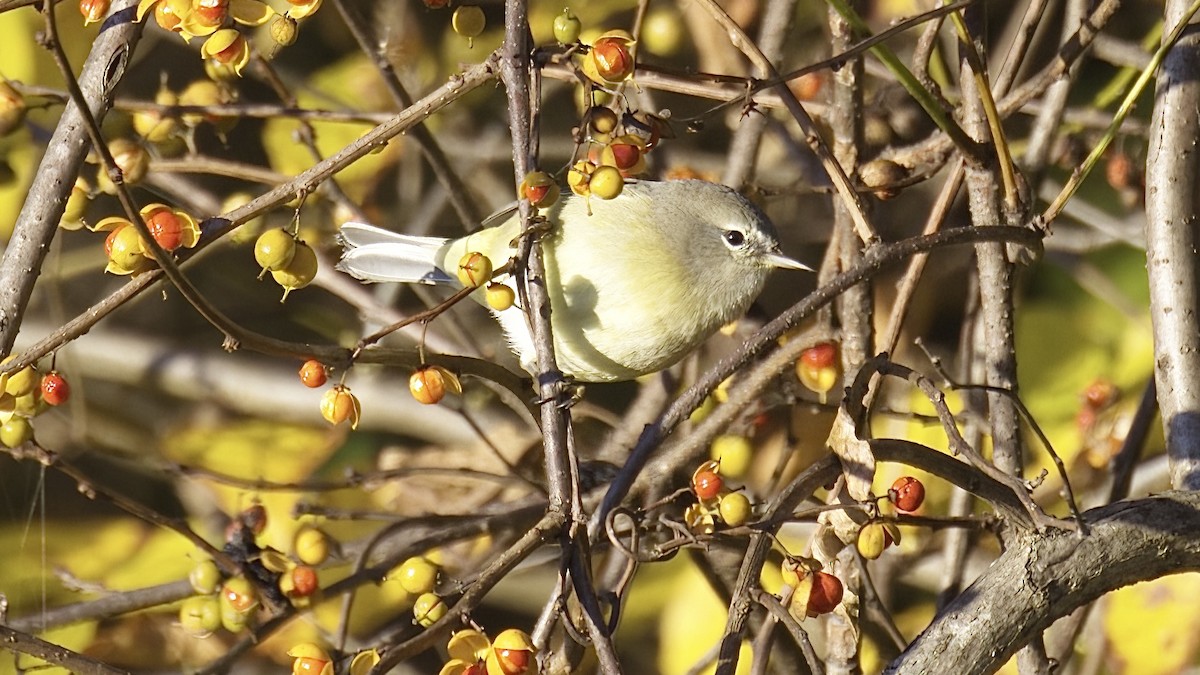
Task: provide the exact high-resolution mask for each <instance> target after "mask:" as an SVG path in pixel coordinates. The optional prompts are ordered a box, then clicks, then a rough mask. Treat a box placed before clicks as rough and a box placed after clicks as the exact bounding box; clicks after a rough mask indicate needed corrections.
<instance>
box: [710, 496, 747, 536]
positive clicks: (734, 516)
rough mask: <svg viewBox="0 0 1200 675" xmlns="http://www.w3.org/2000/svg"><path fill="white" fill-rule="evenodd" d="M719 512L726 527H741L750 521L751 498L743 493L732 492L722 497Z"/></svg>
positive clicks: (718, 507)
mask: <svg viewBox="0 0 1200 675" xmlns="http://www.w3.org/2000/svg"><path fill="white" fill-rule="evenodd" d="M717 510H718V511H719V513H720V514H721V520H723V521H725V524H726V525H728V526H730V527H741V526H742V525H745V524H746V522H747V521H749V520H750V498H749V497H747V496H746V495H744V494H742V493H741V492H730V493H729V494H727V495H725V496H723V497H721V502H720V504H719V505H718V506H717Z"/></svg>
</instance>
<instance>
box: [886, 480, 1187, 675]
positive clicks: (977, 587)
mask: <svg viewBox="0 0 1200 675" xmlns="http://www.w3.org/2000/svg"><path fill="white" fill-rule="evenodd" d="M1083 515H1084V519H1085V520H1086V521H1087V522H1088V524H1089V526H1090V527H1091V534H1090V535H1089V536H1087V537H1083V538H1082V539H1081V538H1080V537H1078V536H1077V535H1076V534H1074V533H1070V532H1064V531H1061V530H1047V531H1045V532H1043V533H1041V534H1036V533H1032V532H1031V533H1028V534H1026V535H1025V536H1024V537H1023V538H1022V539H1019V540H1018V541H1016V542H1015V545H1013V546H1010V547H1009V548H1008V550H1007V551H1005V552H1004V554H1003V555H1001V556H1000V557H999V558H998V559H997V560H996V562H994V563H992V565H991V567H989V568H988V571H987V572H986V573H985V574H984V575H983V576H981V577H980V578H979V579H978V580H976V581H975V583H974V584H972V585H971V587H970V588H968V589H967V590H965V591H963V593H962V594H961V595H959V596H958V598H956V599H955V600H954V601H953V602H952V603H950V604H949V605H948V606H947V607H946V608H945V609H944V610H943V611H942V613H941V614H940V615H939V616H938V617H937V618H936V619H934V621H933V623H932V624H930V626H929V627H928V628H926V629H925V631H924V632H923V633H921V635H919V636H918V637H917V639H916V640H915V641H914V642H913V643H912V644H911V645H910V646H909V648H908V650H906V651H905V652H904V653H903V654H901V655H900V656H899V658H897V659H896V660H895V661H894V662H892V663H891V664H890V665H889V666H888V667H887V669H886V670H885V671H884V672H885V673H892V674H895V675H902V674H907V673H934V672H937V673H961V674H962V675H973V674H976V673H978V674H982V673H992V672H995V671H996V670H997V669H998V668H999V667H1000V666H1001V665H1003V664H1004V662H1005V661H1007V660H1008V658H1009V657H1011V656H1012V655H1013V654H1015V653H1016V652H1017V650H1018V649H1020V648H1021V647H1022V646H1024V645H1025V644H1026V643H1027V642H1029V640H1031V639H1033V638H1034V637H1036V636H1038V635H1040V634H1041V632H1042V631H1043V630H1045V629H1046V628H1048V627H1049V626H1050V624H1052V623H1054V621H1055V620H1057V619H1059V618H1060V617H1063V616H1066V615H1067V614H1070V613H1071V612H1073V611H1075V610H1076V609H1077V608H1079V607H1082V606H1083V605H1086V604H1087V603H1089V602H1092V601H1093V600H1095V599H1096V598H1099V597H1100V596H1101V595H1104V594H1105V593H1108V592H1109V591H1113V590H1115V589H1117V588H1121V587H1122V586H1128V585H1130V584H1133V583H1136V582H1139V581H1148V580H1150V579H1156V578H1158V577H1161V576H1164V575H1167V574H1176V573H1180V572H1188V571H1194V570H1197V569H1200V538H1198V537H1196V532H1197V531H1200V493H1196V492H1168V493H1164V494H1160V495H1157V496H1154V497H1149V498H1146V499H1139V500H1136V501H1128V502H1118V503H1116V504H1110V505H1108V506H1103V507H1100V508H1097V509H1092V510H1091V511H1087V512H1085V513H1084V514H1083Z"/></svg>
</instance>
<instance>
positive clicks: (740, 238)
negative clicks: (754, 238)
mask: <svg viewBox="0 0 1200 675" xmlns="http://www.w3.org/2000/svg"><path fill="white" fill-rule="evenodd" d="M721 236H723V237H724V238H725V243H726V244H729V246H730V248H741V247H742V245H743V244H745V243H746V235H745V234H743V233H742V231H741V230H725V233H724V234H723V235H721Z"/></svg>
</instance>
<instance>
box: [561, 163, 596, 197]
mask: <svg viewBox="0 0 1200 675" xmlns="http://www.w3.org/2000/svg"><path fill="white" fill-rule="evenodd" d="M595 170H596V165H595V164H592V163H591V162H588V161H587V160H583V159H581V160H579V161H578V162H575V166H572V167H571V170H570V171H568V172H567V185H569V186H570V187H571V192H574V193H575V194H577V195H579V196H580V197H587V196H588V195H590V194H591V193H592V191H591V180H592V173H593V172H594V171H595Z"/></svg>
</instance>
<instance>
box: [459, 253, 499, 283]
mask: <svg viewBox="0 0 1200 675" xmlns="http://www.w3.org/2000/svg"><path fill="white" fill-rule="evenodd" d="M492 269H493V268H492V261H491V259H490V258H488V257H487V256H486V255H484V254H482V253H480V252H478V251H469V252H467V253H466V254H465V255H463V257H462V258H460V259H459V261H458V281H459V283H461V284H462V285H463V286H466V287H467V288H479V287H480V286H482V285H484V284H486V283H487V282H488V281H489V280H491V278H492Z"/></svg>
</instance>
